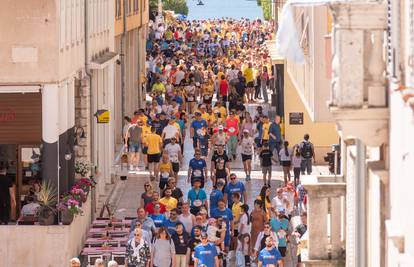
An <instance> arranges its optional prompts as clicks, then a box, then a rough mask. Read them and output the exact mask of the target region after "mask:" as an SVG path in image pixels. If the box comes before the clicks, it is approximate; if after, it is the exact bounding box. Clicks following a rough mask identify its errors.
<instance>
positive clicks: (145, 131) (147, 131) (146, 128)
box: [141, 124, 151, 145]
mask: <svg viewBox="0 0 414 267" xmlns="http://www.w3.org/2000/svg"><path fill="white" fill-rule="evenodd" d="M141 128H142V135H141V136H142V142H143V143H144V144H145V145H146V144H147V136H148V135H149V134H150V133H151V126H148V125H146V124H144V125H143V126H142V127H141Z"/></svg>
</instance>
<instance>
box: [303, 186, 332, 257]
mask: <svg viewBox="0 0 414 267" xmlns="http://www.w3.org/2000/svg"><path fill="white" fill-rule="evenodd" d="M306 189H307V190H308V199H309V205H308V231H309V241H308V248H309V259H318V260H328V259H329V255H328V241H329V240H328V232H327V230H328V225H327V223H328V221H327V215H328V198H326V197H324V196H322V195H321V194H320V188H315V187H309V186H307V187H306Z"/></svg>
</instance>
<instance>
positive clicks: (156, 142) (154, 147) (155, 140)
mask: <svg viewBox="0 0 414 267" xmlns="http://www.w3.org/2000/svg"><path fill="white" fill-rule="evenodd" d="M146 139H147V145H148V152H147V153H148V154H149V155H154V154H159V153H161V150H160V146H161V145H162V139H161V136H159V135H158V134H155V133H150V134H148V135H147V138H146Z"/></svg>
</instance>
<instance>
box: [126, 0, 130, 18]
mask: <svg viewBox="0 0 414 267" xmlns="http://www.w3.org/2000/svg"><path fill="white" fill-rule="evenodd" d="M125 10H126V12H125V13H126V15H127V16H129V15H131V2H130V0H125Z"/></svg>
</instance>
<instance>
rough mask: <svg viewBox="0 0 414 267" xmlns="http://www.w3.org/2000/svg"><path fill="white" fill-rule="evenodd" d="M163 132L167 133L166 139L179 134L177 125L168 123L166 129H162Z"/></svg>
mask: <svg viewBox="0 0 414 267" xmlns="http://www.w3.org/2000/svg"><path fill="white" fill-rule="evenodd" d="M162 133H163V134H165V139H171V138H173V137H176V136H177V133H178V129H177V127H175V125H172V124H168V125H167V126H165V128H164V130H162Z"/></svg>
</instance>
